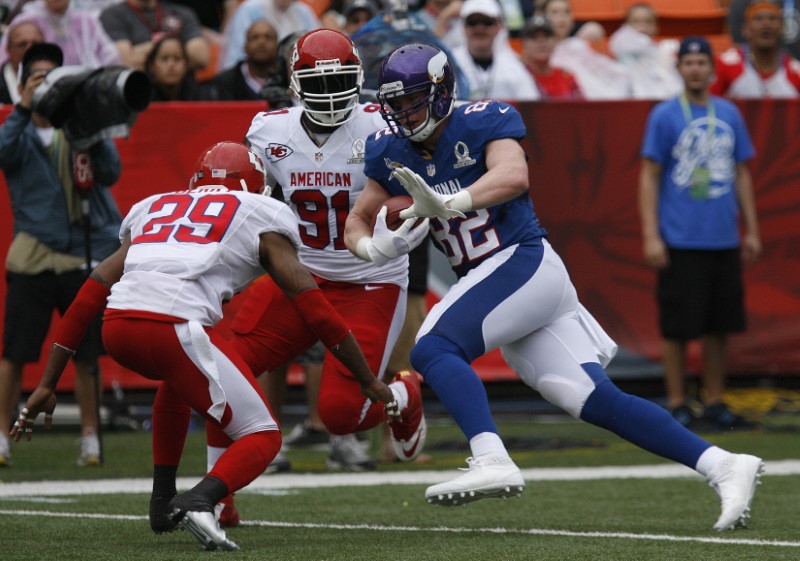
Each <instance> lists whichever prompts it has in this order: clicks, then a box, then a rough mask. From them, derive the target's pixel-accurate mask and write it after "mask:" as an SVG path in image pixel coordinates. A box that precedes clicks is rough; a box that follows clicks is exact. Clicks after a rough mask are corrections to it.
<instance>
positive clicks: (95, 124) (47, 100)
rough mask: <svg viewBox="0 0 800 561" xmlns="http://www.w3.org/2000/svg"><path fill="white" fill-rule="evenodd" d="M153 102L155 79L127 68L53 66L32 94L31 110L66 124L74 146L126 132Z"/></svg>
mask: <svg viewBox="0 0 800 561" xmlns="http://www.w3.org/2000/svg"><path fill="white" fill-rule="evenodd" d="M149 104H150V79H149V78H148V77H147V75H146V74H145V73H144V72H140V71H138V70H133V69H131V68H126V67H123V66H108V67H102V68H90V67H87V66H60V67H58V68H54V69H53V70H52V71H50V72H49V73H48V74H47V76H46V77H45V79H44V81H43V82H42V83H41V84H40V85H39V87H37V88H36V90H35V91H34V93H33V100H32V109H33V110H34V111H36V112H37V113H38V114H40V115H42V116H43V117H45V118H46V119H47V120H48V121H50V123H52V125H53V126H54V127H55V128H62V129H63V130H64V134H65V136H66V137H67V140H69V142H70V144H71V145H72V147H73V148H74V149H75V150H86V149H88V148H89V147H91V146H92V145H94V144H96V143H98V142H100V141H101V140H104V139H108V138H119V137H124V136H127V135H128V133H129V132H130V128H131V127H132V126H133V123H134V121H135V120H136V115H137V113H139V112H140V111H143V110H145V109H146V108H147V106H148V105H149Z"/></svg>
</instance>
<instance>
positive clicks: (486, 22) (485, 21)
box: [464, 18, 497, 27]
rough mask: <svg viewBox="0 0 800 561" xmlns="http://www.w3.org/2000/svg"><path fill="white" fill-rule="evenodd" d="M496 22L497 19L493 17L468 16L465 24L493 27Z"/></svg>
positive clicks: (468, 25)
mask: <svg viewBox="0 0 800 561" xmlns="http://www.w3.org/2000/svg"><path fill="white" fill-rule="evenodd" d="M496 23H497V20H496V19H493V18H467V19H466V20H465V21H464V25H466V26H467V27H477V26H479V25H480V26H483V27H491V26H493V25H494V24H496Z"/></svg>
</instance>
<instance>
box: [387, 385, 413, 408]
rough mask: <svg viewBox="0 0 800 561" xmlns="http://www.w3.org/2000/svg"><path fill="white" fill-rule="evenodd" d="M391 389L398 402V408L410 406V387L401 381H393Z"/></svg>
mask: <svg viewBox="0 0 800 561" xmlns="http://www.w3.org/2000/svg"><path fill="white" fill-rule="evenodd" d="M389 389H390V390H392V394H394V400H395V401H396V402H397V410H398V411H402V410H403V409H405V408H406V407H408V388H407V387H406V385H405V384H404V383H403V382H401V381H399V380H398V381H397V382H393V383H392V384H391V385H390V386H389Z"/></svg>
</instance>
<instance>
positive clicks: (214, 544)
mask: <svg viewBox="0 0 800 561" xmlns="http://www.w3.org/2000/svg"><path fill="white" fill-rule="evenodd" d="M178 527H179V528H180V529H182V530H186V531H187V532H189V533H190V534H192V535H193V536H194V537H195V538H197V541H199V542H200V545H202V546H203V549H205V550H207V551H216V550H217V549H221V550H223V551H238V550H239V546H238V545H236V543H234V542H233V541H231V540H229V539H228V536H226V535H225V531H224V530H223V529H222V528H220V527H219V523H218V522H217V519H216V518H214V513H213V512H199V511H194V510H190V511H189V512H187V513H186V514H184V515H183V518H181V521H180V522H178Z"/></svg>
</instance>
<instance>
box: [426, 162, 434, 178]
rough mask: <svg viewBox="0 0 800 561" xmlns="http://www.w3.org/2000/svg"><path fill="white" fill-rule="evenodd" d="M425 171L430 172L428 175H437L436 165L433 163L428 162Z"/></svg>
mask: <svg viewBox="0 0 800 561" xmlns="http://www.w3.org/2000/svg"><path fill="white" fill-rule="evenodd" d="M425 171H427V172H428V177H433V176H434V175H436V166H435V165H433V164H428V167H427V168H425Z"/></svg>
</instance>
